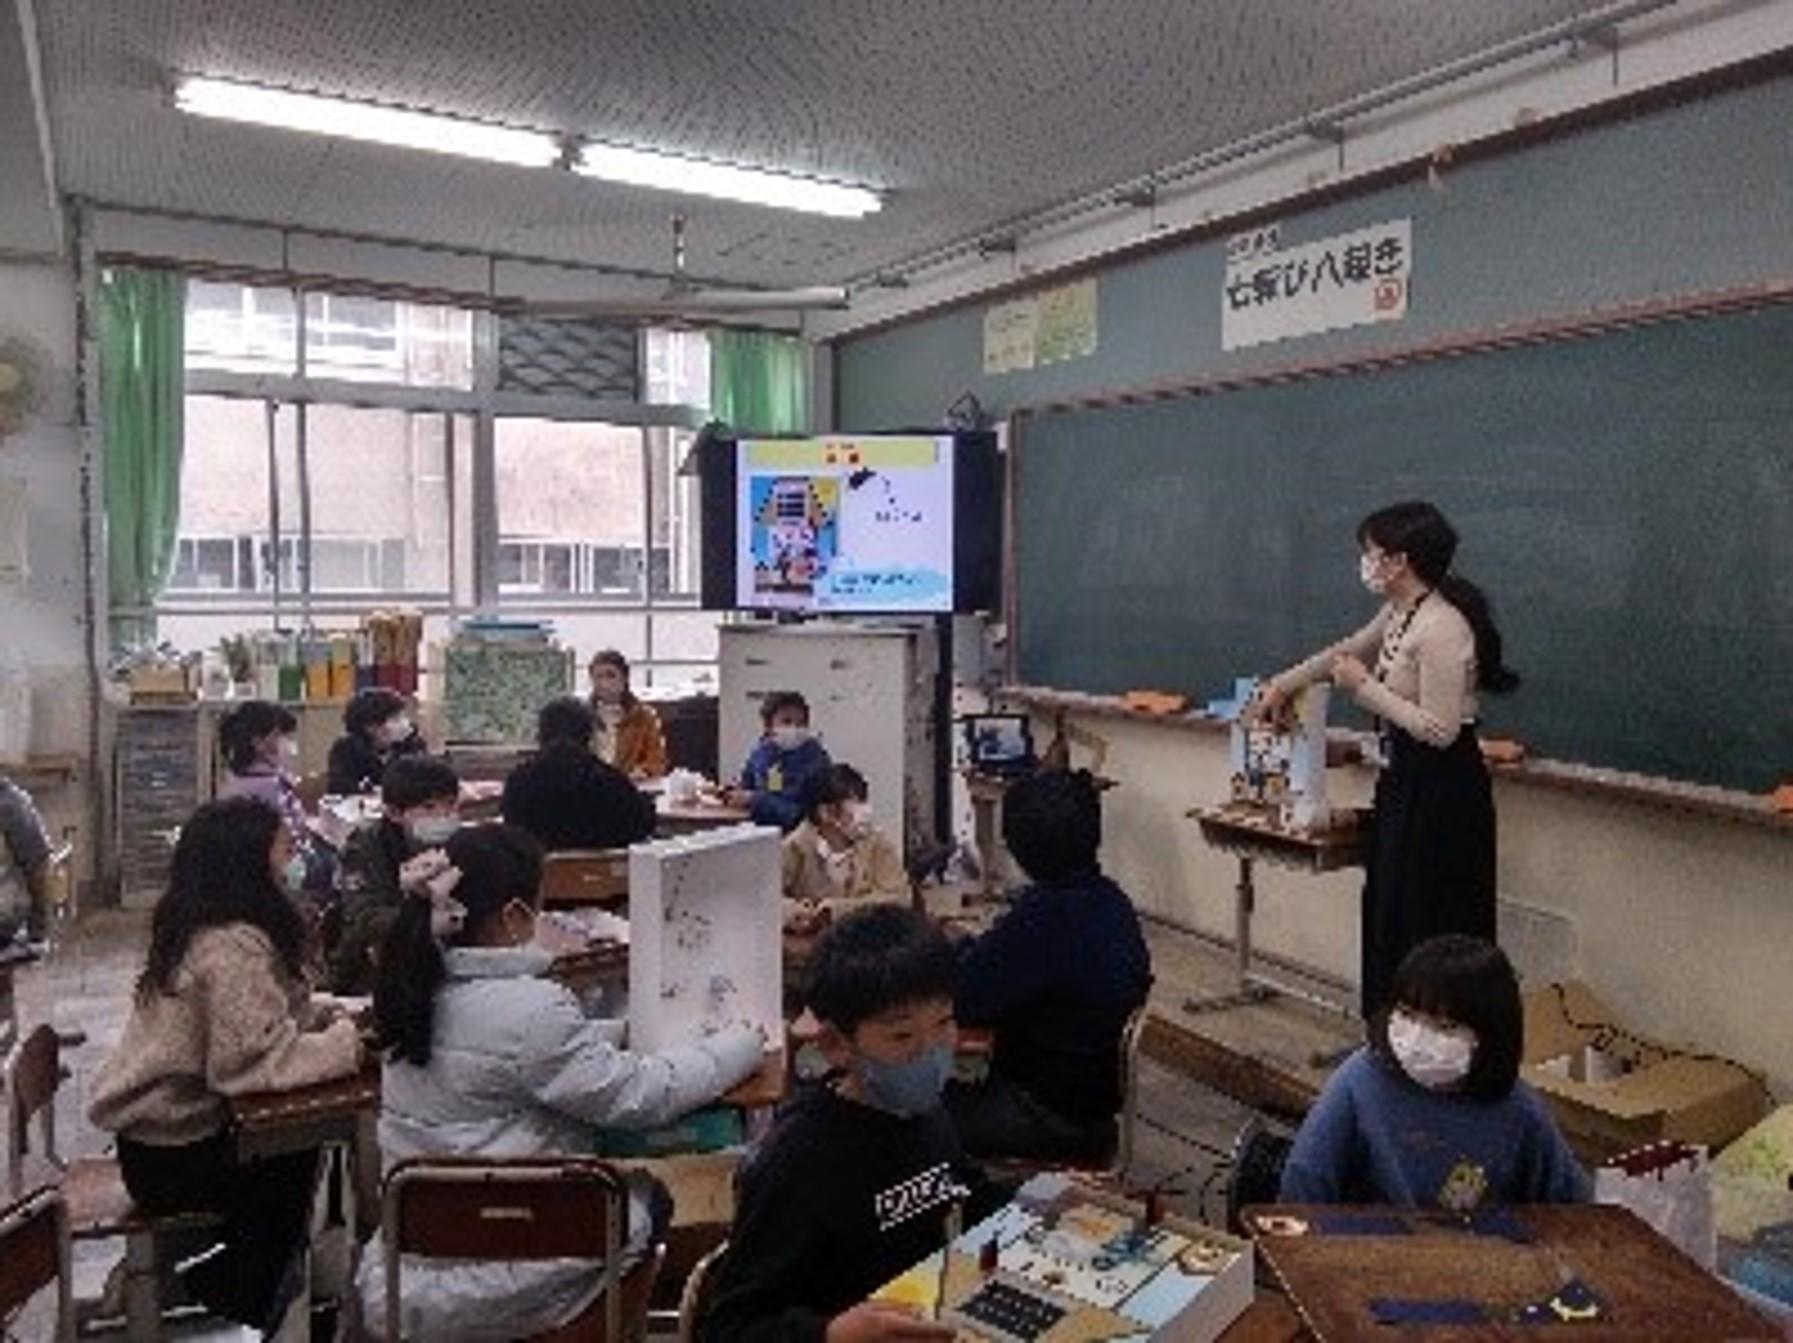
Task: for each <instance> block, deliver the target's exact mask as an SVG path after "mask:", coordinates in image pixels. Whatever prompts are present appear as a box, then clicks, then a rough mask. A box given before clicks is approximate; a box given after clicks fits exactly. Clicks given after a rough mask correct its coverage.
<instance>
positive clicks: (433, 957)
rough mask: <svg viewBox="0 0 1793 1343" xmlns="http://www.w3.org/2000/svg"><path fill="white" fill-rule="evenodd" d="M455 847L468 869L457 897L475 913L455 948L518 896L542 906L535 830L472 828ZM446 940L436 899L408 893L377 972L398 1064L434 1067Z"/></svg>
mask: <svg viewBox="0 0 1793 1343" xmlns="http://www.w3.org/2000/svg"><path fill="white" fill-rule="evenodd" d="M447 851H448V861H449V862H450V863H452V864H454V866H455V867H457V868H459V869H460V872H461V880H460V882H459V883H458V884H457V885H456V886H455V888H454V891H453V896H454V899H455V900H457V901H459V902H460V904H461V905H462V906H464V907H465V908H466V910H467V917H466V922H465V923H463V924H462V925H461V929H460V931H459V932H458V933H456V934H455V935H454V936H453V937H451V938H450V939H449V940H448V943H447V945H449V946H471V945H475V944H476V943H478V941H479V940H480V937H481V936H482V935H483V934H484V933H485V932H486V930H487V926H488V925H489V924H490V923H491V921H492V920H493V919H495V918H496V917H497V916H498V914H499V912H500V911H502V910H503V909H504V907H505V906H506V905H508V904H510V902H511V901H513V900H521V901H523V902H524V903H525V904H527V905H528V906H529V907H530V908H531V909H534V908H536V906H537V904H538V903H539V901H540V900H541V886H542V850H541V846H540V845H538V844H537V843H536V842H535V840H534V839H532V838H531V837H530V836H529V834H528V832H526V831H524V830H520V829H518V828H517V827H516V826H514V825H475V826H467V827H465V828H464V829H462V830H459V831H457V832H456V834H455V836H454V838H453V839H451V840H449V841H448V844H447ZM443 945H444V944H443V943H441V942H438V941H437V940H436V937H435V934H434V933H432V932H431V930H430V902H429V901H428V900H427V899H425V898H423V897H421V896H413V895H407V896H406V897H405V898H404V899H403V900H402V901H401V902H400V903H399V911H398V917H397V918H396V919H394V920H393V922H392V926H391V928H389V929H388V930H387V932H386V938H385V940H384V941H383V942H382V943H381V944H380V955H379V962H378V964H377V966H376V967H375V971H374V1025H375V1026H376V1027H377V1028H378V1030H379V1033H380V1043H381V1045H382V1046H384V1047H385V1048H386V1049H387V1050H388V1051H389V1054H390V1057H391V1058H392V1059H393V1060H394V1061H396V1062H400V1063H415V1064H416V1065H417V1066H418V1067H419V1068H423V1067H427V1066H429V1061H430V1037H431V1035H432V1033H433V1032H434V1028H435V1023H436V994H437V992H438V991H440V989H441V988H442V983H443V981H444V980H445V979H447V977H448V965H447V962H446V961H445V960H444V959H443V956H442V948H443Z"/></svg>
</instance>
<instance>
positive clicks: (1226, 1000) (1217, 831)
mask: <svg viewBox="0 0 1793 1343" xmlns="http://www.w3.org/2000/svg"><path fill="white" fill-rule="evenodd" d="M1188 814H1189V817H1190V819H1191V820H1193V821H1196V822H1198V823H1199V824H1200V825H1201V828H1202V838H1203V839H1205V840H1207V842H1208V843H1209V844H1211V845H1213V846H1214V847H1215V848H1217V849H1221V850H1223V851H1224V852H1226V853H1230V854H1232V855H1233V856H1234V857H1235V858H1237V859H1238V860H1239V880H1238V883H1237V884H1236V885H1235V886H1234V888H1233V894H1234V901H1235V903H1234V907H1233V927H1234V946H1235V954H1236V955H1237V957H1238V967H1239V970H1238V983H1237V985H1236V986H1235V988H1234V989H1233V990H1232V992H1230V993H1224V994H1220V995H1218V996H1215V997H1209V998H1191V999H1190V1000H1189V1001H1188V1002H1186V1003H1185V1004H1184V1005H1183V1007H1184V1010H1185V1011H1189V1012H1215V1011H1223V1010H1225V1009H1227V1008H1230V1007H1238V1006H1240V1005H1242V1004H1244V1003H1254V1002H1262V1001H1264V1000H1265V999H1266V998H1272V997H1275V996H1276V995H1277V994H1287V995H1289V996H1290V997H1294V998H1301V999H1303V1000H1305V1001H1307V1002H1311V1003H1314V1004H1316V1005H1318V1006H1320V1007H1327V1008H1331V1009H1333V1010H1335V1011H1341V1012H1345V1013H1347V1014H1349V1013H1352V1012H1354V1011H1355V1008H1354V1007H1350V1006H1346V1005H1344V1004H1341V1003H1336V1002H1333V1001H1331V1000H1329V999H1326V998H1322V997H1319V996H1318V995H1317V994H1313V993H1309V992H1308V991H1307V990H1305V989H1302V988H1299V987H1297V986H1295V985H1292V984H1287V983H1284V982H1283V981H1281V980H1278V979H1272V978H1271V977H1270V976H1268V975H1266V974H1265V973H1264V972H1263V971H1261V970H1259V969H1258V968H1257V966H1256V965H1255V963H1254V962H1253V959H1252V943H1251V922H1252V916H1253V914H1254V913H1255V912H1256V910H1257V885H1256V882H1255V880H1254V872H1253V869H1254V868H1255V866H1256V864H1258V863H1260V862H1266V863H1274V864H1276V865H1277V866H1280V867H1289V868H1295V869H1297V870H1299V871H1303V872H1316V873H1317V872H1336V871H1339V870H1340V869H1342V868H1347V867H1357V866H1359V865H1361V864H1362V862H1363V831H1362V830H1361V829H1360V828H1359V825H1358V821H1357V818H1356V816H1355V814H1350V816H1351V819H1350V823H1349V824H1348V825H1343V826H1338V827H1336V828H1334V829H1331V830H1322V831H1315V832H1313V833H1311V834H1310V833H1307V832H1304V831H1298V830H1286V829H1284V828H1283V827H1282V826H1280V825H1278V824H1276V822H1275V821H1274V820H1272V819H1270V818H1268V817H1267V816H1265V815H1264V813H1263V812H1262V811H1261V810H1259V809H1258V808H1255V807H1240V806H1222V807H1196V808H1194V809H1193V810H1191V811H1190V812H1189V813H1188Z"/></svg>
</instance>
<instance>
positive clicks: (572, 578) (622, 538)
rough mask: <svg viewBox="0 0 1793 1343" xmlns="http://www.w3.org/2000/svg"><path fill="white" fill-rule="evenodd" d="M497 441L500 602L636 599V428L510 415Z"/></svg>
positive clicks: (640, 523)
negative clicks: (533, 598) (515, 599)
mask: <svg viewBox="0 0 1793 1343" xmlns="http://www.w3.org/2000/svg"><path fill="white" fill-rule="evenodd" d="M495 442H496V456H497V460H496V469H497V477H498V531H499V537H500V540H499V564H498V573H499V580H498V592H499V596H500V597H501V598H503V597H507V596H536V595H556V596H568V597H590V598H596V599H600V600H611V601H639V600H641V598H642V596H643V584H642V579H643V575H644V573H645V570H646V567H647V566H646V558H645V545H644V543H645V540H646V529H645V508H644V504H645V491H646V488H647V477H646V463H645V461H644V453H643V451H642V435H641V430H639V429H636V428H632V427H626V426H621V425H613V424H597V423H588V422H567V423H563V422H559V421H554V420H537V419H523V418H512V417H506V418H504V419H500V420H499V421H498V424H497V432H496V437H495ZM507 556H508V557H509V558H508V559H507ZM507 579H508V582H507Z"/></svg>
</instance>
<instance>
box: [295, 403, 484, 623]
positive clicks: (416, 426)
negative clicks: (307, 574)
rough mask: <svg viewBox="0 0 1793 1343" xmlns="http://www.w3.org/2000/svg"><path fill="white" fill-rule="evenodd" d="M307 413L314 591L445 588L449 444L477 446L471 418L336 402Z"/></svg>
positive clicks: (458, 448) (457, 449)
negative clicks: (451, 423)
mask: <svg viewBox="0 0 1793 1343" xmlns="http://www.w3.org/2000/svg"><path fill="white" fill-rule="evenodd" d="M306 417H307V418H306V426H305V442H306V467H307V472H308V475H309V477H310V484H311V534H312V540H311V590H312V592H313V593H314V594H335V593H360V592H365V593H406V592H411V593H426V592H427V593H443V594H446V593H447V592H448V590H449V583H450V575H451V570H450V561H449V546H450V540H451V532H452V531H453V527H452V521H451V510H452V503H451V497H450V496H451V494H452V490H451V486H450V477H451V475H452V473H453V471H452V467H453V463H452V460H451V453H463V452H468V451H470V447H471V443H472V420H471V417H469V416H451V415H448V414H444V413H441V412H438V411H403V410H372V409H366V408H362V407H356V406H333V405H314V406H310V407H307V410H306ZM451 421H453V432H452V434H451V432H450V422H451Z"/></svg>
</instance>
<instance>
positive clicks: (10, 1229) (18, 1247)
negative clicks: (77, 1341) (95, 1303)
mask: <svg viewBox="0 0 1793 1343" xmlns="http://www.w3.org/2000/svg"><path fill="white" fill-rule="evenodd" d="M52 1282H54V1283H55V1284H56V1334H55V1338H56V1340H57V1343H73V1340H74V1337H75V1311H74V1303H73V1301H72V1300H71V1299H70V1295H69V1291H70V1289H69V1239H68V1208H67V1207H66V1206H65V1205H64V1204H63V1201H62V1195H61V1194H60V1193H58V1192H57V1191H56V1190H55V1189H49V1188H46V1189H38V1190H35V1191H33V1193H32V1194H31V1195H30V1197H28V1198H23V1199H19V1200H18V1201H17V1202H15V1203H13V1204H12V1205H11V1206H9V1207H7V1208H4V1209H0V1321H9V1320H10V1319H11V1318H12V1315H13V1312H14V1311H16V1310H18V1309H19V1308H20V1307H21V1306H23V1305H24V1304H25V1303H26V1302H27V1301H29V1300H30V1299H31V1298H32V1297H34V1296H36V1295H37V1294H38V1293H39V1292H41V1291H42V1290H43V1289H44V1288H45V1287H48V1286H49V1285H50V1284H51V1283H52ZM9 1336H10V1335H9Z"/></svg>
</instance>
